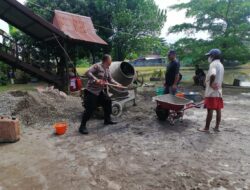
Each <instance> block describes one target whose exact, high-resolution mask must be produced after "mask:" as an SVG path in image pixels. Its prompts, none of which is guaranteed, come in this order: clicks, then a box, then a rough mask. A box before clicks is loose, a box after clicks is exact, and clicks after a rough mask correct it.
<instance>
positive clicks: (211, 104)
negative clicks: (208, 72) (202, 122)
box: [204, 97, 224, 110]
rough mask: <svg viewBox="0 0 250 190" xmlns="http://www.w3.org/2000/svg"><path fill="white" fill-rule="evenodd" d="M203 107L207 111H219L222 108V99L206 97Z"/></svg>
mask: <svg viewBox="0 0 250 190" xmlns="http://www.w3.org/2000/svg"><path fill="white" fill-rule="evenodd" d="M204 105H205V108H207V109H209V110H221V109H223V108H224V103H223V99H222V98H220V97H207V98H205V102H204Z"/></svg>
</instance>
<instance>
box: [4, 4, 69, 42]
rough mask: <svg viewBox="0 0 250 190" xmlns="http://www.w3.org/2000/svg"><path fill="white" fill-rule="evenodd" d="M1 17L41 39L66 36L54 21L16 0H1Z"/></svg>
mask: <svg viewBox="0 0 250 190" xmlns="http://www.w3.org/2000/svg"><path fill="white" fill-rule="evenodd" d="M0 18H1V19H2V20H4V21H6V22H7V23H9V24H11V25H13V26H15V27H16V28H18V29H20V30H21V31H23V32H25V33H26V34H28V35H30V36H32V37H34V38H36V39H39V40H44V41H47V40H49V39H53V38H54V35H56V36H60V37H63V38H66V36H65V35H64V33H63V32H61V31H60V30H58V29H57V28H56V27H55V26H53V25H52V23H50V22H48V21H46V20H44V19H43V18H42V17H40V16H38V15H36V14H34V13H33V12H32V11H31V10H30V9H29V8H27V7H25V6H23V5H22V4H21V3H19V2H18V1H16V0H0Z"/></svg>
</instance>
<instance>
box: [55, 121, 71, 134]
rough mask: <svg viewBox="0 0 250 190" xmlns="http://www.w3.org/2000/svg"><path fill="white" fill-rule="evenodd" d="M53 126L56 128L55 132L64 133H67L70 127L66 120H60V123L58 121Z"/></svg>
mask: <svg viewBox="0 0 250 190" xmlns="http://www.w3.org/2000/svg"><path fill="white" fill-rule="evenodd" d="M53 127H54V129H55V134H57V135H63V134H65V133H66V131H67V129H68V124H67V123H66V122H59V123H56V124H55V125H54V126H53Z"/></svg>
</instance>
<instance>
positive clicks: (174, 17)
mask: <svg viewBox="0 0 250 190" xmlns="http://www.w3.org/2000/svg"><path fill="white" fill-rule="evenodd" d="M18 1H19V2H21V3H24V2H25V0H18ZM154 1H155V2H156V4H157V5H158V6H159V7H160V8H161V9H167V21H166V23H165V25H164V27H163V29H162V32H161V37H163V38H165V39H166V41H167V42H168V43H174V42H176V41H177V40H178V39H180V38H183V37H186V36H187V35H186V34H185V33H178V34H168V29H169V27H171V26H174V25H176V24H182V23H184V22H189V23H192V22H193V21H194V19H193V18H186V17H185V10H182V11H175V10H170V9H169V6H171V5H174V4H178V3H186V2H189V1H190V0H154ZM0 29H2V30H4V31H6V32H7V31H8V25H7V23H5V22H3V21H1V20H0ZM189 37H193V38H199V39H207V38H208V34H207V33H205V32H200V33H197V34H195V35H193V36H189Z"/></svg>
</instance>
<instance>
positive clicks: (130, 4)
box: [26, 0, 166, 60]
mask: <svg viewBox="0 0 250 190" xmlns="http://www.w3.org/2000/svg"><path fill="white" fill-rule="evenodd" d="M26 4H27V6H28V7H29V8H31V9H32V10H33V11H34V12H36V13H37V14H39V15H41V16H43V17H44V18H46V19H47V20H51V19H52V17H53V12H52V11H51V10H54V9H59V10H63V11H67V12H71V13H76V14H80V15H85V16H90V17H91V18H92V20H93V22H94V24H95V27H96V28H97V29H98V31H97V32H98V34H99V35H100V36H101V37H102V38H103V39H104V40H105V41H107V42H109V44H110V46H109V47H107V48H106V49H105V50H104V51H105V52H110V51H111V49H112V53H113V56H114V59H116V60H123V59H124V58H125V57H127V56H128V55H129V54H130V53H131V52H136V47H138V46H139V43H142V42H143V41H144V40H147V39H146V37H155V36H157V35H158V34H159V33H160V31H161V28H162V27H163V24H164V23H165V21H166V11H165V10H160V9H159V8H158V7H157V5H156V4H155V2H154V0H95V1H93V0H28V1H27V3H26ZM37 5H39V6H37ZM139 53H140V52H138V54H139Z"/></svg>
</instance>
